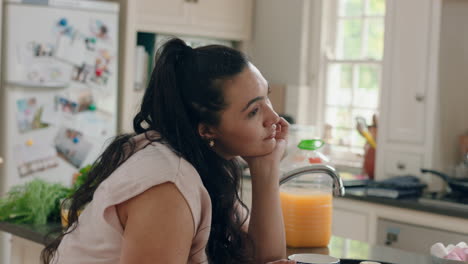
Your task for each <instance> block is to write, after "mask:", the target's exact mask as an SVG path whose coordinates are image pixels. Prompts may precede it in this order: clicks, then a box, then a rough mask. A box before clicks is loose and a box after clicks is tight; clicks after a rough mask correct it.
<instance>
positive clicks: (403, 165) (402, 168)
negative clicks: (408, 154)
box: [397, 161, 406, 170]
mask: <svg viewBox="0 0 468 264" xmlns="http://www.w3.org/2000/svg"><path fill="white" fill-rule="evenodd" d="M397 168H398V169H399V170H404V169H406V165H405V164H404V163H403V162H400V161H399V162H398V163H397Z"/></svg>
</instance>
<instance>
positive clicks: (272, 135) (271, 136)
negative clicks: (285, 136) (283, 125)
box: [265, 131, 276, 140]
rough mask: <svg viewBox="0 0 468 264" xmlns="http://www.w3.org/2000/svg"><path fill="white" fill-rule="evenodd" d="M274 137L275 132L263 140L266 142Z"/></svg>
mask: <svg viewBox="0 0 468 264" xmlns="http://www.w3.org/2000/svg"><path fill="white" fill-rule="evenodd" d="M275 137H276V131H275V132H273V133H272V134H271V135H269V136H268V137H266V138H265V140H268V139H272V138H275Z"/></svg>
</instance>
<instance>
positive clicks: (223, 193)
mask: <svg viewBox="0 0 468 264" xmlns="http://www.w3.org/2000/svg"><path fill="white" fill-rule="evenodd" d="M155 61H156V64H155V67H154V70H153V72H152V74H151V80H150V82H149V84H148V88H147V89H146V91H145V94H144V97H143V101H142V103H141V109H140V111H139V113H138V114H137V115H136V116H135V118H134V119H133V128H134V130H135V134H141V133H145V132H147V131H150V130H155V131H158V132H159V134H160V135H161V137H160V139H159V138H155V139H150V140H152V141H157V140H163V141H165V142H167V143H169V145H170V146H171V148H172V149H173V150H174V152H176V154H177V155H179V156H181V157H183V158H184V159H186V160H187V161H188V162H190V163H191V164H192V165H193V166H194V167H195V169H196V170H197V171H198V173H199V174H200V177H201V179H202V181H203V184H204V186H205V188H206V189H207V190H208V193H209V194H210V197H211V203H212V225H211V231H210V236H209V241H208V244H207V246H206V253H207V256H208V259H209V261H210V262H211V263H250V262H252V261H253V243H252V240H251V239H250V237H249V236H248V234H247V233H245V232H244V231H242V229H241V227H242V225H243V224H244V223H245V221H246V218H247V216H241V214H239V211H238V210H237V209H238V208H237V206H238V205H239V206H241V207H243V208H244V209H245V210H247V212H248V209H247V207H246V206H245V204H244V203H243V202H242V201H241V200H240V198H239V195H238V192H239V189H240V180H241V177H240V176H241V171H240V166H239V164H238V163H237V162H236V159H232V160H225V159H223V158H222V157H220V156H219V155H218V154H216V153H215V152H214V151H213V150H212V149H211V148H210V147H209V146H208V144H207V142H206V140H205V139H203V138H202V137H201V136H200V134H199V133H198V125H199V124H200V123H205V124H208V125H213V126H216V125H218V124H219V122H220V114H221V112H222V111H223V110H224V109H225V108H226V107H227V103H226V101H225V100H224V93H223V87H224V82H225V81H226V80H228V79H229V78H233V77H235V76H236V75H237V74H239V73H240V72H242V71H243V70H244V69H245V68H246V66H247V64H248V60H247V59H246V57H245V55H243V54H242V53H241V52H239V51H237V50H235V49H232V48H228V47H225V46H220V45H210V46H204V47H199V48H196V49H192V48H191V47H189V46H188V45H186V43H185V42H183V41H182V40H180V39H177V38H175V39H171V40H169V41H167V42H166V43H165V44H164V45H163V46H162V47H161V48H160V49H159V50H158V52H157V55H156V59H155ZM135 134H126V135H121V136H118V137H116V138H115V139H114V141H113V142H112V143H111V144H110V145H109V146H108V147H107V148H106V150H105V151H104V152H103V153H102V155H101V156H100V157H99V158H98V159H97V161H96V162H95V163H94V164H93V166H92V169H91V171H90V172H89V176H88V180H87V181H86V182H85V183H84V184H83V185H82V186H81V187H80V188H79V189H78V190H77V191H76V193H75V194H74V195H73V197H72V198H71V207H70V211H69V215H68V228H67V229H66V230H63V231H62V232H61V234H60V236H58V237H57V238H56V239H55V240H54V241H53V242H51V243H50V244H49V245H47V247H46V248H45V249H44V250H43V251H42V254H41V258H42V261H43V262H44V263H49V262H50V261H51V260H52V259H53V257H54V255H55V253H56V251H57V248H58V246H59V244H60V242H61V240H62V238H63V236H65V235H66V234H68V233H70V232H72V231H73V230H74V229H75V228H76V226H77V224H78V211H79V210H80V209H82V208H83V207H84V206H85V205H86V204H87V203H88V202H90V201H91V200H92V198H93V194H94V192H95V190H96V189H97V187H98V186H99V184H100V183H101V182H103V181H104V180H105V179H106V178H107V177H109V175H111V174H112V172H114V171H115V169H116V168H117V167H119V166H120V165H121V164H122V163H123V162H125V160H127V159H128V158H129V156H130V155H131V154H132V153H133V152H134V151H135V146H134V144H133V142H132V140H131V138H132V136H134V135H135ZM126 153H130V154H126Z"/></svg>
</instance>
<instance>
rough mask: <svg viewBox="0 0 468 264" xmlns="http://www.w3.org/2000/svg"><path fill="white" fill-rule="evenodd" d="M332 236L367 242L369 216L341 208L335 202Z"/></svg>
mask: <svg viewBox="0 0 468 264" xmlns="http://www.w3.org/2000/svg"><path fill="white" fill-rule="evenodd" d="M335 200H336V199H335ZM332 234H333V235H335V236H340V237H346V238H351V239H354V240H359V241H364V242H368V241H369V239H368V238H369V216H368V215H367V213H363V212H358V211H354V210H352V209H349V208H341V207H339V206H337V203H336V202H335V204H334V206H333V225H332Z"/></svg>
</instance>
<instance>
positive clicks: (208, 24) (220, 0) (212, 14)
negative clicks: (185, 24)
mask: <svg viewBox="0 0 468 264" xmlns="http://www.w3.org/2000/svg"><path fill="white" fill-rule="evenodd" d="M190 5H191V7H190V22H191V24H192V25H193V26H194V27H196V28H197V29H199V30H206V31H209V32H212V35H217V36H220V37H224V38H230V39H246V38H248V37H249V35H250V24H251V23H250V21H251V15H252V13H251V12H252V0H235V1H233V0H192V3H191V4H190Z"/></svg>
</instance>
